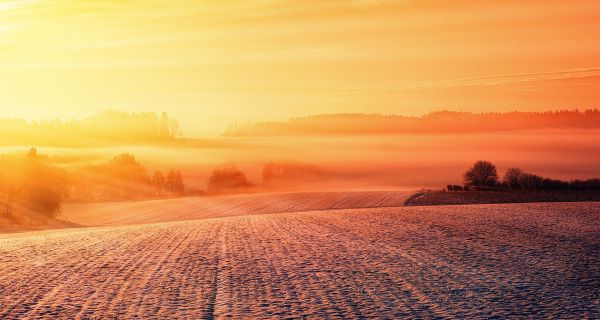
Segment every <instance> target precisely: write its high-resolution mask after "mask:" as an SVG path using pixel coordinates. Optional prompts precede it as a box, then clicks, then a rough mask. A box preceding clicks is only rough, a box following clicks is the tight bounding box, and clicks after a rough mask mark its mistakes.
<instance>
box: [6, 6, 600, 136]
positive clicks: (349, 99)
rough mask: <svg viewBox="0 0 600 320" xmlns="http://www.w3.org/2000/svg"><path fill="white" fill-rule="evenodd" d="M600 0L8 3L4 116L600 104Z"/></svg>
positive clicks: (232, 114)
mask: <svg viewBox="0 0 600 320" xmlns="http://www.w3.org/2000/svg"><path fill="white" fill-rule="evenodd" d="M598 39H600V2H598V1H574V2H569V1H546V0H544V1H510V0H508V1H444V2H442V1H418V0H398V1H391V0H389V1H386V0H354V1H313V0H301V1H300V0H299V1H274V0H259V1H227V0H223V1H191V0H190V1H183V0H180V1H157V0H86V1H73V0H8V1H3V0H0V117H12V116H18V117H24V118H31V117H35V118H42V117H62V118H70V117H76V118H79V117H84V116H88V115H91V114H94V113H96V112H98V111H99V110H104V109H118V110H124V111H142V110H150V111H162V110H165V111H168V112H170V113H171V114H173V115H175V116H177V117H179V118H180V120H181V122H182V127H183V129H184V133H185V134H186V135H204V134H216V133H219V132H221V131H222V130H223V129H224V128H225V127H226V126H227V124H229V123H231V122H241V121H255V120H269V119H275V120H279V119H285V118H287V117H290V116H297V115H306V114H314V113H331V112H382V113H399V114H421V113H423V112H427V111H430V110H438V109H447V108H449V109H458V110H472V111H487V110H495V111H501V110H543V109H556V108H574V107H579V108H585V107H594V106H600V90H598V87H599V85H600V40H598Z"/></svg>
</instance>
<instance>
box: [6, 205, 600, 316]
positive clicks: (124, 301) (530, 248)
mask: <svg viewBox="0 0 600 320" xmlns="http://www.w3.org/2000/svg"><path fill="white" fill-rule="evenodd" d="M334 195H335V194H332V193H329V194H287V195H270V196H264V195H263V196H244V197H234V198H235V199H236V200H235V201H229V200H219V201H214V202H211V203H212V204H211V205H209V204H207V202H206V201H207V200H202V199H193V198H189V199H183V200H181V199H179V200H163V201H158V202H154V203H155V206H153V205H152V203H153V202H141V203H121V204H112V206H111V205H109V204H94V205H76V206H72V207H69V208H66V210H65V213H64V214H63V218H64V219H66V220H68V221H71V222H74V223H79V224H81V225H87V226H89V225H106V226H95V227H85V228H69V229H61V230H52V231H38V232H30V233H22V234H5V235H0V318H2V319H21V318H48V319H56V318H69V319H70V318H82V319H90V318H98V319H100V318H102V319H104V318H138V319H149V318H165V319H173V318H178V319H199V318H202V319H214V318H227V317H232V318H285V317H288V318H356V319H359V318H371V317H373V318H388V319H390V318H400V317H408V318H415V317H421V318H434V317H459V318H462V317H493V316H496V317H498V318H507V317H510V316H525V317H527V316H529V317H539V318H548V317H552V318H568V317H571V318H581V317H588V318H595V317H598V316H599V315H600V293H599V290H598V288H600V204H599V203H546V204H503V205H470V206H436V207H396V208H393V207H390V206H383V205H382V204H383V203H385V201H392V202H393V201H397V202H399V203H402V201H403V200H402V199H404V198H405V196H406V195H401V193H398V194H396V195H390V194H386V195H376V194H375V193H370V194H368V193H355V194H352V196H351V197H349V196H347V195H346V196H342V195H341V194H337V196H334ZM394 197H396V198H397V199H396V198H394ZM225 198H226V197H225ZM400 198H402V199H400ZM240 199H244V200H240ZM290 199H294V200H290ZM344 199H345V200H344ZM383 199H387V200H383ZM230 200H231V199H230ZM211 201H213V200H211ZM352 203H356V204H358V205H360V206H365V205H364V204H365V203H368V206H369V207H372V208H366V209H348V208H352V207H355V206H356V205H352ZM361 204H362V205H361ZM94 206H96V208H94ZM103 206H104V207H103ZM106 206H110V207H109V208H108V207H106ZM379 206H381V207H379ZM76 208H79V209H80V211H81V216H79V217H77V215H76V213H75V211H72V210H74V209H76ZM119 208H120V209H119ZM124 208H128V209H129V211H123V209H124ZM152 208H154V210H153V209H152ZM329 208H334V209H329ZM335 208H342V209H335ZM343 208H346V209H343ZM306 210H312V211H306ZM144 212H145V213H144ZM77 219H79V220H77ZM119 224H122V225H119Z"/></svg>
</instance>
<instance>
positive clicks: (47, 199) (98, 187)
mask: <svg viewBox="0 0 600 320" xmlns="http://www.w3.org/2000/svg"><path fill="white" fill-rule="evenodd" d="M184 193H185V185H184V182H183V177H182V174H181V172H180V171H179V170H176V169H170V170H168V171H167V172H166V174H163V173H162V172H161V171H158V170H157V171H155V172H154V173H153V175H152V176H150V175H149V174H148V173H147V170H146V168H145V167H144V166H143V165H142V164H140V163H139V162H138V161H137V160H136V159H135V157H134V156H133V155H131V154H120V155H118V156H116V157H114V158H112V159H111V160H110V161H108V162H107V163H100V164H94V165H89V166H84V167H82V168H78V169H72V170H66V169H64V168H60V167H58V166H56V165H55V164H53V162H52V161H51V159H50V158H49V157H47V156H45V155H41V154H39V153H38V151H37V149H36V148H31V149H30V150H29V151H28V152H27V153H26V154H24V155H10V156H8V155H4V156H2V157H1V158H0V216H1V217H5V218H11V219H14V220H16V221H17V222H21V223H25V224H29V223H38V222H44V221H45V220H47V219H51V218H54V217H56V215H57V214H58V213H59V212H60V209H61V205H62V203H63V202H64V201H110V200H123V199H139V198H148V197H156V196H172V195H176V196H179V195H183V194H184Z"/></svg>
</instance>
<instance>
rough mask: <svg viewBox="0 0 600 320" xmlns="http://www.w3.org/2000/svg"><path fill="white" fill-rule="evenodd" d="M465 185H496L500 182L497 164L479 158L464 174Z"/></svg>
mask: <svg viewBox="0 0 600 320" xmlns="http://www.w3.org/2000/svg"><path fill="white" fill-rule="evenodd" d="M464 182H465V185H470V186H494V185H496V184H497V183H498V172H497V170H496V166H495V165H494V164H492V163H491V162H489V161H483V160H479V161H477V162H475V164H473V166H472V167H471V168H470V169H469V170H467V172H465V174H464Z"/></svg>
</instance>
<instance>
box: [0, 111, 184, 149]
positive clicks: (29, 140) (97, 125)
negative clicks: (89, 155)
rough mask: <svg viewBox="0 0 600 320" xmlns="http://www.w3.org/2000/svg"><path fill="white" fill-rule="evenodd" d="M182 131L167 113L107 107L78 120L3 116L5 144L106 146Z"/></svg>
mask: <svg viewBox="0 0 600 320" xmlns="http://www.w3.org/2000/svg"><path fill="white" fill-rule="evenodd" d="M180 135H181V130H180V128H179V124H178V122H177V119H175V118H173V117H170V116H169V115H168V114H167V113H165V112H163V113H162V114H160V115H159V114H157V113H155V112H139V113H128V112H118V111H104V112H102V113H100V114H98V115H96V116H93V117H89V118H86V119H83V120H81V121H76V120H68V121H63V120H59V119H56V120H42V121H25V120H22V119H0V136H1V137H3V139H0V144H1V145H3V146H19V145H35V146H61V147H70V146H104V145H119V144H138V143H139V144H152V143H157V142H164V141H172V140H174V139H176V138H177V137H179V136H180Z"/></svg>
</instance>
